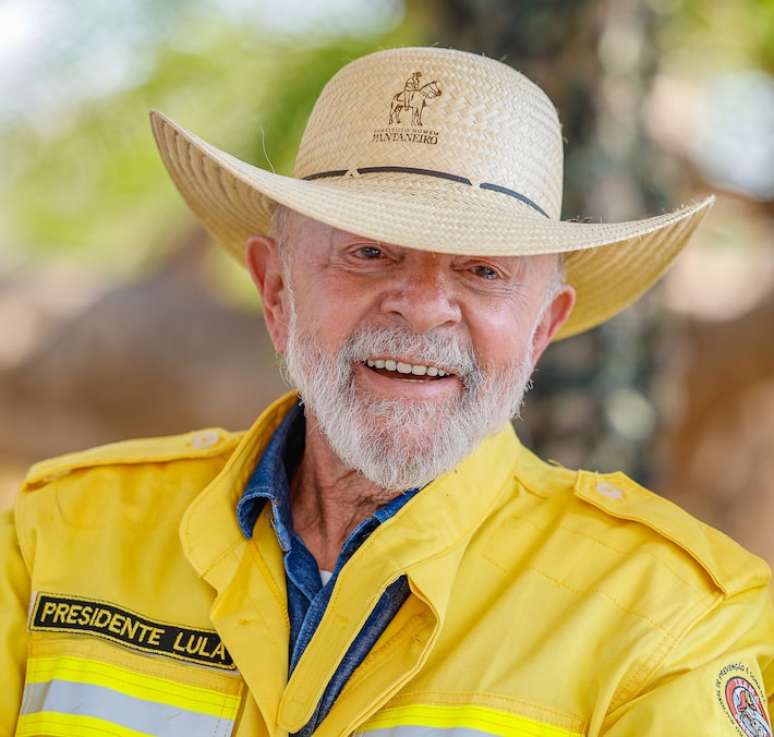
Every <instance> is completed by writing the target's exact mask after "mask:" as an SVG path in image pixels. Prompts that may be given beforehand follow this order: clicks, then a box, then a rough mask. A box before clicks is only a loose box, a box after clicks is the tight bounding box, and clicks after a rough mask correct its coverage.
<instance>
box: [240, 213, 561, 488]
mask: <svg viewBox="0 0 774 737" xmlns="http://www.w3.org/2000/svg"><path fill="white" fill-rule="evenodd" d="M290 220H291V221H290V223H289V231H288V242H287V244H286V245H287V247H289V248H291V249H293V250H292V255H291V257H290V259H289V273H287V274H285V273H284V269H283V268H282V265H281V264H275V265H277V268H278V270H279V273H280V274H281V275H282V276H281V279H277V280H275V281H271V280H264V281H263V283H262V290H263V291H264V300H265V303H266V307H267V311H266V318H267V323H268V325H269V329H270V332H271V334H272V338H273V340H274V343H275V347H276V348H277V350H278V351H279V352H280V353H282V354H283V355H284V356H285V360H286V364H287V370H288V373H289V375H290V378H291V380H292V382H293V383H294V384H295V385H296V386H297V387H298V388H299V390H300V391H301V395H302V397H303V399H304V402H305V404H306V406H307V408H308V410H310V411H311V412H312V414H313V415H314V419H315V420H316V421H317V422H318V423H319V425H320V427H321V428H322V430H323V432H324V433H325V435H326V436H327V439H328V442H329V443H330V445H331V447H332V448H333V450H334V451H335V452H336V453H337V455H338V456H339V457H340V458H341V459H342V461H344V462H345V464H347V465H349V466H351V467H353V468H356V469H358V470H360V471H361V472H362V473H363V474H364V475H365V476H366V477H367V478H369V479H370V480H371V481H373V482H374V483H376V484H377V485H378V486H380V487H381V488H385V489H390V490H397V489H405V488H410V487H413V486H421V485H423V484H425V483H427V482H429V481H430V480H432V479H433V478H435V477H436V476H437V475H439V474H440V473H443V472H444V471H446V470H448V469H449V468H451V467H452V466H454V465H456V463H458V462H459V461H460V460H462V458H464V457H465V456H466V455H467V454H468V453H469V452H470V451H471V450H473V448H474V447H475V446H476V445H477V444H478V443H479V442H480V441H481V439H483V437H485V436H486V435H487V434H489V433H491V432H492V431H494V430H496V429H498V428H499V427H500V426H501V425H502V424H503V423H504V422H506V421H507V420H508V419H509V418H510V417H512V416H513V415H515V414H516V413H517V412H518V409H519V406H520V403H521V400H522V397H523V394H524V392H525V389H526V386H527V384H528V381H529V376H530V374H531V373H532V369H533V367H534V361H535V360H536V359H537V357H538V356H539V355H540V353H541V352H542V350H543V348H544V347H545V345H546V344H547V342H548V340H550V335H552V334H553V332H554V331H555V329H558V327H559V325H560V324H561V322H562V321H563V320H564V319H565V318H566V316H567V314H569V309H570V308H571V306H572V296H573V295H572V289H571V288H569V287H565V289H564V290H563V291H562V292H561V294H560V295H558V296H557V297H556V299H555V300H554V304H549V305H548V309H547V310H545V311H544V307H546V297H547V291H548V290H549V289H551V288H552V287H554V286H555V284H556V257H555V256H533V257H473V256H452V255H446V254H440V253H431V252H424V251H418V250H413V249H409V248H403V247H400V246H397V245H393V244H386V243H381V242H378V241H374V240H372V239H369V238H364V237H361V236H358V235H354V234H352V233H347V232H345V231H341V230H337V229H335V228H331V227H329V226H327V225H324V224H322V223H320V222H318V221H315V220H312V219H309V218H306V217H303V216H300V215H298V214H295V213H294V214H293V215H292V216H291V219H290ZM272 258H273V261H274V262H278V261H279V260H278V258H277V255H276V252H275V253H274V255H273V257H272ZM248 262H249V259H248ZM251 269H252V267H251ZM254 275H255V274H254ZM270 282H271V283H270ZM280 282H281V285H280ZM271 284H274V285H275V286H276V294H268V293H267V287H268V289H269V291H271V290H272V286H271ZM562 294H563V295H564V297H562ZM275 306H276V309H275ZM541 318H542V319H541ZM555 323H557V324H555Z"/></svg>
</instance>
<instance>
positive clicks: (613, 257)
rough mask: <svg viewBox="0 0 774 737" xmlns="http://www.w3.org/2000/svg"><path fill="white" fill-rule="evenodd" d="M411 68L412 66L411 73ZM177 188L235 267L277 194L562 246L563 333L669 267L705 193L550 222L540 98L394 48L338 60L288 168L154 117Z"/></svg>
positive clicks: (503, 250) (554, 199) (443, 52)
mask: <svg viewBox="0 0 774 737" xmlns="http://www.w3.org/2000/svg"><path fill="white" fill-rule="evenodd" d="M418 73H419V74H418ZM150 117H151V124H152V127H153V133H154V135H155V138H156V142H157V144H158V147H159V150H160V152H161V156H162V158H163V160H164V163H165V164H166V167H167V169H168V170H169V173H170V175H171V176H172V179H173V180H174V182H175V184H176V185H177V187H178V189H179V190H180V193H181V194H182V196H183V197H184V199H185V200H186V202H187V203H188V205H189V206H190V207H191V209H192V210H193V211H194V213H195V214H196V215H197V217H198V218H199V220H200V221H201V222H202V224H203V225H204V227H205V228H206V229H207V230H208V231H209V232H210V233H211V234H212V235H213V236H214V237H215V239H216V240H217V241H219V242H220V243H222V244H223V245H224V246H225V247H226V248H227V249H228V250H229V251H230V252H231V253H232V254H233V255H234V256H235V257H236V258H237V259H238V260H239V261H240V263H242V264H243V265H244V249H245V242H246V240H247V239H248V238H249V237H250V236H252V235H256V234H266V233H267V230H268V226H269V223H270V219H271V213H272V211H273V209H274V207H275V206H276V203H278V202H279V203H282V204H283V205H286V206H287V207H289V208H291V209H293V210H297V211H298V212H301V213H303V214H304V215H307V216H309V217H312V218H315V219H316V220H320V221H322V222H324V223H327V224H329V225H332V226H335V227H336V228H340V229H341V230H346V231H348V232H352V233H357V234H358V235H363V236H367V237H370V238H374V239H378V240H381V241H384V242H386V243H394V244H398V245H402V246H406V247H411V248H418V249H423V250H429V251H439V252H442V253H450V254H465V255H482V256H484V255H489V256H495V255H508V256H510V255H531V254H542V253H566V254H567V255H566V256H565V266H566V274H567V280H568V281H569V282H570V283H571V284H572V285H573V286H574V287H575V289H576V290H577V294H578V298H577V304H576V306H575V309H574V311H573V313H572V314H571V316H570V318H569V320H568V321H567V322H566V323H565V324H564V325H563V327H562V329H561V331H560V332H559V333H558V334H557V338H565V337H568V336H570V335H574V334H576V333H579V332H581V331H583V330H586V329H588V328H590V327H593V326H594V325H597V324H599V323H601V322H603V321H605V320H606V319H608V318H609V317H611V316H612V315H614V314H615V313H616V312H618V311H619V310H621V309H623V308H624V307H626V306H627V305H628V304H630V303H631V302H633V301H634V300H635V299H636V298H637V297H639V296H640V295H641V294H642V293H643V292H645V291H646V290H647V289H648V288H649V287H650V286H651V285H652V284H653V283H654V282H655V281H656V280H657V279H658V278H659V276H661V274H662V273H663V272H664V271H665V269H666V268H667V266H668V265H669V264H670V262H671V261H672V260H673V259H674V257H675V256H676V255H677V254H678V253H679V251H680V250H681V249H682V248H683V246H684V245H685V244H686V242H687V240H688V238H689V237H690V235H691V233H693V231H694V230H695V228H696V226H697V225H698V224H699V222H700V221H701V219H702V218H703V217H704V215H705V214H706V213H707V211H708V209H709V206H710V205H711V204H712V202H713V201H714V197H713V196H709V197H707V198H705V199H703V200H702V201H700V202H698V203H696V204H692V205H690V206H686V207H683V208H681V209H678V210H674V211H672V212H669V213H666V214H663V215H659V216H656V217H651V218H647V219H644V220H634V221H630V222H623V223H581V222H573V221H562V220H560V219H559V218H560V210H561V200H562V167H563V151H562V136H561V126H560V123H559V119H558V116H557V113H556V110H555V108H554V106H553V104H552V103H551V101H550V100H549V99H548V97H547V96H546V94H545V93H544V92H543V91H542V90H541V89H540V88H539V87H538V86H537V85H535V84H534V83H533V82H531V81H530V80H528V79H527V78H526V77H525V76H523V75H522V74H520V73H519V72H517V71H515V70H514V69H512V68H511V67H508V66H506V65H505V64H502V63H500V62H497V61H494V60H493V59H487V58H485V57H483V56H477V55H475V54H470V53H466V52H462V51H454V50H451V49H441V48H398V49H389V50H386V51H378V52H376V53H373V54H369V55H367V56H363V57H361V58H359V59H356V60H355V61H353V62H351V63H349V64H347V65H346V66H345V67H343V68H342V69H341V70H339V71H338V72H337V73H336V74H335V75H334V76H333V78H332V79H331V80H330V81H329V82H328V83H327V84H326V85H325V87H324V89H323V90H322V92H321V93H320V97H319V98H318V99H317V102H316V104H315V106H314V109H313V110H312V114H311V116H310V118H309V121H308V123H307V126H306V129H305V131H304V135H303V139H302V141H301V145H300V147H299V150H298V155H297V158H296V162H295V167H294V171H293V176H292V177H287V176H282V175H280V174H274V173H272V172H269V171H266V170H264V169H260V168H257V167H255V166H252V165H250V164H248V163H246V162H244V161H241V160H239V159H237V158H236V157H234V156H231V155H230V154H228V153H225V152H224V151H221V150H219V149H217V148H215V147H214V146H211V145H210V144H209V143H207V142H205V141H203V140H202V139H201V138H199V137H198V136H196V135H194V134H193V133H191V132H190V131H187V130H186V129H184V128H182V127H181V126H179V125H177V124H176V123H174V122H173V121H172V120H170V119H169V118H168V117H166V116H165V115H163V114H162V113H160V112H158V111H155V110H154V111H151V114H150Z"/></svg>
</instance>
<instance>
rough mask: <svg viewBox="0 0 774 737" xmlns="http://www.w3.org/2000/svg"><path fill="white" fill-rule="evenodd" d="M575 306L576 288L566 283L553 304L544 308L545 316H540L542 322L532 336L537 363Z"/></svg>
mask: <svg viewBox="0 0 774 737" xmlns="http://www.w3.org/2000/svg"><path fill="white" fill-rule="evenodd" d="M574 306H575V288H574V287H572V286H571V285H569V284H565V285H564V286H563V287H562V288H561V290H560V291H559V292H557V294H556V296H555V297H554V299H553V300H552V301H551V304H550V305H548V307H546V308H545V309H544V310H543V316H542V317H541V318H540V322H539V323H538V326H537V328H536V330H535V334H534V336H533V338H532V350H533V356H534V362H535V364H537V362H538V360H539V359H540V357H541V356H542V355H543V351H545V349H546V348H548V344H549V343H550V342H551V339H552V338H553V337H554V335H555V334H556V331H557V330H559V328H560V327H562V325H564V323H565V322H566V321H567V318H568V317H569V316H570V313H571V312H572V308H573V307H574Z"/></svg>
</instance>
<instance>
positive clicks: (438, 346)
mask: <svg viewBox="0 0 774 737" xmlns="http://www.w3.org/2000/svg"><path fill="white" fill-rule="evenodd" d="M379 353H383V354H388V355H390V354H392V355H398V356H400V355H402V356H411V357H412V358H413V359H414V360H416V361H417V363H430V364H435V365H437V366H445V367H447V368H448V369H449V370H451V371H453V372H454V373H455V374H457V375H458V376H460V377H465V376H468V375H471V374H478V373H480V367H479V364H478V361H477V360H476V356H475V354H474V352H473V348H472V346H471V344H470V342H469V341H466V340H464V339H460V338H459V337H458V336H451V335H449V334H445V333H443V332H439V331H430V332H427V333H421V334H420V333H414V332H412V331H411V330H408V329H405V328H398V327H389V328H387V327H371V328H367V327H363V328H358V329H357V330H355V332H353V333H352V335H350V336H349V338H347V340H346V341H345V343H344V345H343V346H342V349H341V351H340V356H341V358H342V359H343V360H344V361H346V362H349V363H351V362H353V361H365V360H366V359H367V358H370V357H371V356H373V355H375V354H379Z"/></svg>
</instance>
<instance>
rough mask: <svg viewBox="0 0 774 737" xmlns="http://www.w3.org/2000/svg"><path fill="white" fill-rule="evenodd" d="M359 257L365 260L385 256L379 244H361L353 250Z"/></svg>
mask: <svg viewBox="0 0 774 737" xmlns="http://www.w3.org/2000/svg"><path fill="white" fill-rule="evenodd" d="M352 253H353V254H354V255H355V256H357V257H358V258H362V259H364V260H365V261H374V260H375V259H377V258H379V256H384V252H383V251H382V249H381V248H378V247H377V246H360V247H358V248H356V249H355V250H354V251H353V252H352Z"/></svg>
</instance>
